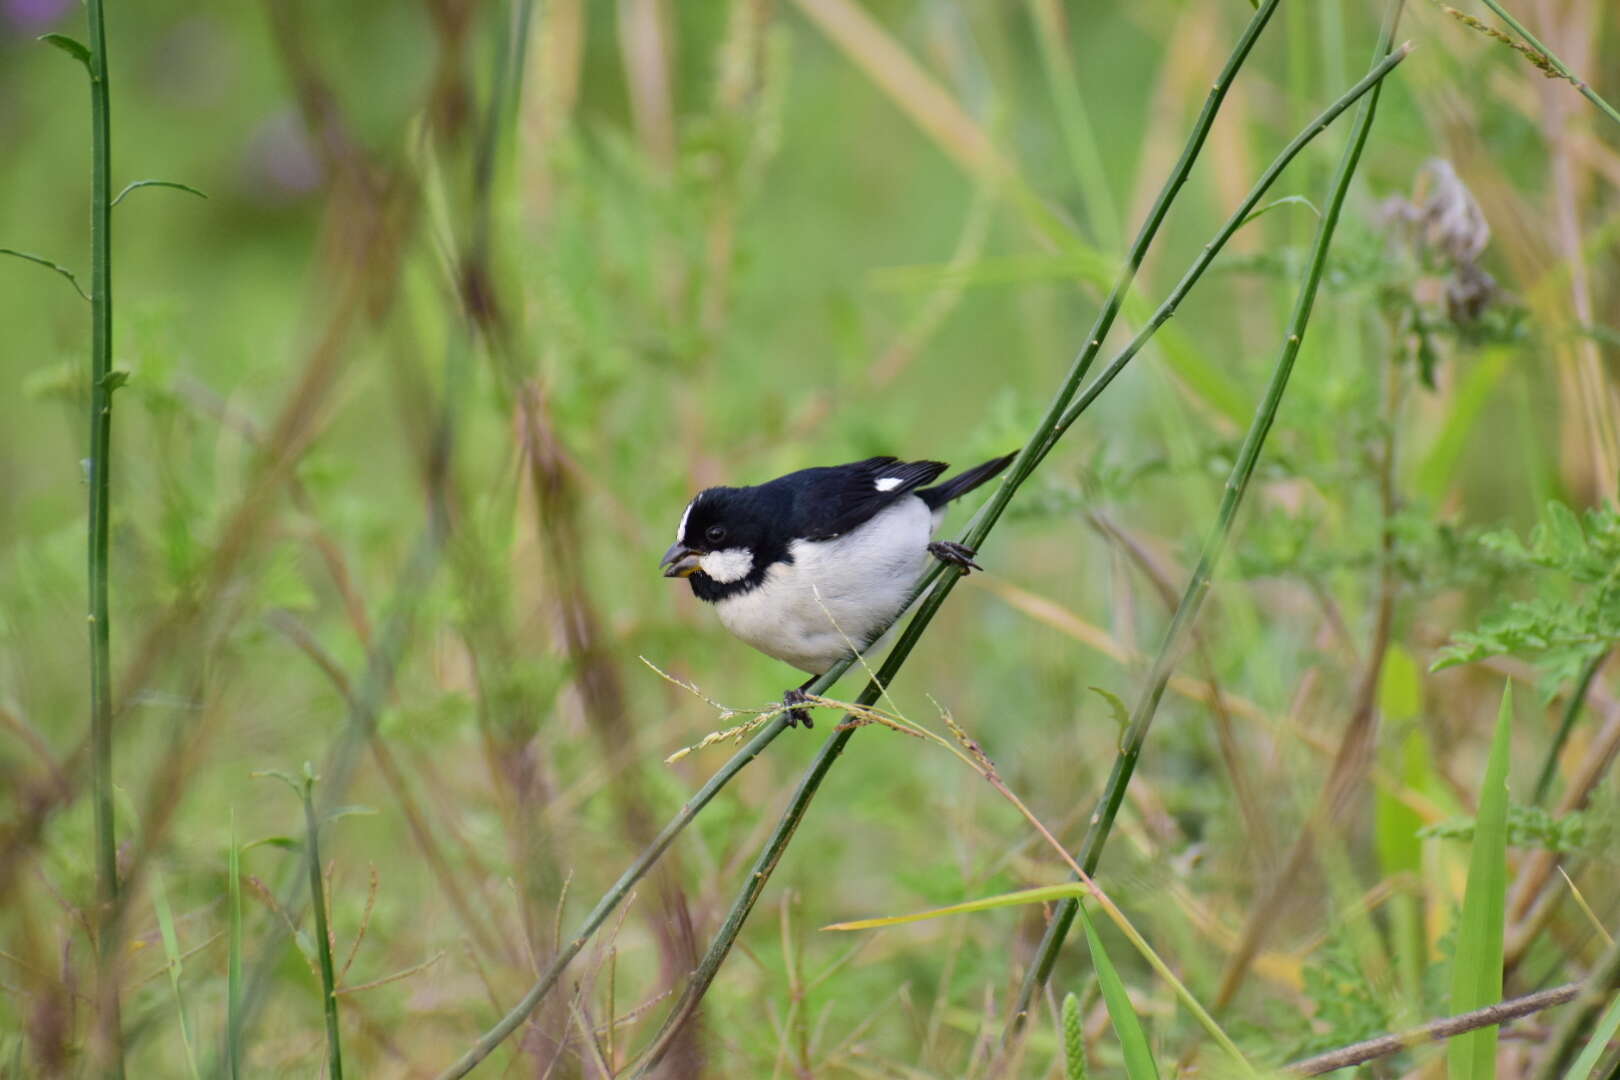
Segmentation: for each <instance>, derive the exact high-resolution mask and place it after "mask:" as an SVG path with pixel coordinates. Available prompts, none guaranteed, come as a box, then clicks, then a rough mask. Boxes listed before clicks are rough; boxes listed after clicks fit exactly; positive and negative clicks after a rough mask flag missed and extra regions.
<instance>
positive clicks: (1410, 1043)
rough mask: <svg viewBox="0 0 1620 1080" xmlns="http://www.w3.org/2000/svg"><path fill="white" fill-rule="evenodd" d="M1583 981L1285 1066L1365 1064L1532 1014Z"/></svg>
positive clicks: (1303, 1069) (1294, 1069) (1312, 1068)
mask: <svg viewBox="0 0 1620 1080" xmlns="http://www.w3.org/2000/svg"><path fill="white" fill-rule="evenodd" d="M1583 986H1584V984H1582V983H1578V982H1573V983H1566V984H1565V985H1563V986H1555V987H1553V988H1551V989H1550V990H1540V991H1537V992H1536V993H1534V994H1526V995H1525V996H1524V997H1517V998H1509V999H1508V1000H1506V1001H1499V1002H1497V1003H1496V1004H1495V1005H1487V1006H1485V1007H1484V1008H1483V1009H1475V1010H1474V1011H1473V1012H1465V1013H1459V1014H1458V1015H1456V1016H1447V1017H1445V1018H1443V1019H1440V1020H1432V1021H1430V1022H1429V1023H1427V1024H1424V1025H1422V1026H1421V1027H1415V1028H1412V1029H1411V1030H1409V1031H1403V1032H1400V1033H1399V1034H1396V1035H1380V1036H1379V1037H1378V1038H1376V1039H1368V1040H1367V1041H1366V1042H1359V1043H1355V1044H1354V1045H1351V1046H1341V1047H1340V1048H1339V1049H1337V1050H1330V1051H1328V1052H1327V1053H1325V1054H1318V1055H1317V1056H1315V1057H1313V1058H1305V1059H1304V1060H1302V1061H1295V1062H1291V1063H1290V1064H1288V1065H1285V1066H1283V1072H1284V1074H1285V1075H1288V1076H1322V1075H1323V1074H1325V1073H1330V1072H1338V1071H1339V1070H1340V1069H1348V1068H1350V1067H1351V1066H1352V1065H1362V1064H1365V1063H1366V1062H1369V1061H1375V1060H1377V1059H1378V1058H1381V1057H1388V1056H1389V1055H1390V1054H1398V1053H1400V1052H1401V1051H1402V1050H1409V1049H1411V1048H1412V1047H1414V1046H1421V1045H1422V1044H1423V1043H1426V1042H1439V1041H1440V1040H1442V1039H1449V1038H1451V1037H1452V1036H1453V1035H1461V1034H1463V1033H1465V1032H1469V1031H1477V1030H1478V1029H1480V1028H1482V1027H1489V1026H1491V1025H1492V1024H1503V1023H1506V1022H1507V1021H1509V1020H1516V1019H1518V1018H1519V1017H1521V1016H1529V1015H1531V1014H1532V1013H1538V1012H1540V1011H1542V1010H1543V1009H1550V1008H1553V1007H1554V1006H1557V1005H1562V1004H1564V1003H1565V1002H1567V1001H1572V1000H1573V999H1574V998H1575V997H1576V996H1577V995H1578V994H1579V993H1580V992H1581V989H1582V988H1583Z"/></svg>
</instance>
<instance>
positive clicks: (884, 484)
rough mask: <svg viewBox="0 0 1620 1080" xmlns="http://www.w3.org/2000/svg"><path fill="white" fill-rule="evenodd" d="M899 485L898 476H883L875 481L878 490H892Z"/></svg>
mask: <svg viewBox="0 0 1620 1080" xmlns="http://www.w3.org/2000/svg"><path fill="white" fill-rule="evenodd" d="M899 486H900V478H899V477H898V476H885V477H882V478H881V479H879V480H878V482H877V489H878V490H879V491H893V490H894V489H895V488H897V487H899Z"/></svg>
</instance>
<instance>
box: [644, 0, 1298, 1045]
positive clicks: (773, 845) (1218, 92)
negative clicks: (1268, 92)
mask: <svg viewBox="0 0 1620 1080" xmlns="http://www.w3.org/2000/svg"><path fill="white" fill-rule="evenodd" d="M1276 7H1277V3H1276V0H1269V2H1267V3H1265V4H1262V5H1261V6H1260V7H1259V8H1258V10H1256V11H1255V13H1254V15H1253V17H1252V18H1251V19H1250V20H1249V24H1248V26H1247V27H1246V28H1245V29H1244V32H1243V34H1242V36H1241V37H1240V38H1239V39H1238V42H1237V44H1236V46H1235V47H1234V48H1233V50H1232V54H1231V56H1230V57H1228V59H1227V61H1226V65H1225V66H1224V67H1223V68H1222V70H1221V73H1220V76H1219V77H1218V78H1217V79H1216V81H1215V83H1214V84H1213V85H1212V86H1211V87H1210V91H1209V95H1208V96H1207V98H1206V99H1205V102H1204V107H1203V110H1202V111H1201V112H1200V113H1199V115H1198V119H1197V120H1196V121H1195V123H1194V125H1193V130H1192V133H1191V134H1190V135H1189V136H1188V139H1187V143H1186V145H1185V147H1184V148H1183V149H1182V152H1181V157H1180V159H1179V160H1178V161H1177V162H1176V165H1175V167H1174V168H1173V169H1172V170H1171V173H1170V176H1169V178H1168V179H1167V180H1166V181H1165V184H1164V186H1163V187H1162V188H1161V189H1160V191H1159V194H1158V197H1157V198H1156V199H1155V200H1154V203H1153V207H1152V209H1151V210H1149V212H1148V216H1147V220H1146V221H1144V222H1143V224H1142V227H1141V229H1140V230H1139V231H1138V232H1137V235H1136V239H1135V240H1134V241H1133V242H1132V244H1131V248H1130V251H1129V252H1128V254H1127V256H1126V261H1125V266H1124V267H1123V268H1122V269H1121V271H1120V275H1119V278H1118V280H1117V281H1116V282H1115V284H1114V287H1113V289H1112V290H1111V291H1110V292H1109V295H1108V298H1107V299H1106V300H1105V301H1104V302H1103V305H1102V308H1101V310H1099V311H1098V313H1097V317H1096V320H1095V322H1094V323H1093V325H1092V328H1091V332H1090V333H1089V334H1087V336H1086V341H1085V344H1084V345H1083V346H1082V348H1081V349H1080V352H1079V354H1078V355H1077V356H1076V357H1075V360H1074V363H1073V365H1072V366H1071V368H1070V370H1069V373H1068V376H1067V378H1066V379H1065V380H1064V383H1063V385H1062V387H1061V388H1060V389H1059V391H1058V393H1057V396H1056V397H1055V398H1054V399H1053V401H1052V403H1051V404H1050V405H1049V406H1048V408H1047V411H1046V414H1045V415H1044V416H1043V417H1042V419H1041V422H1040V424H1038V425H1037V427H1036V429H1035V432H1034V433H1033V434H1032V435H1031V437H1030V439H1029V441H1028V442H1026V443H1025V444H1024V446H1023V448H1022V449H1021V450H1020V451H1019V453H1018V456H1017V458H1015V459H1014V461H1013V463H1012V465H1011V466H1010V467H1009V468H1008V470H1007V475H1006V478H1005V479H1004V480H1003V481H1002V483H1001V485H1000V486H999V487H998V488H997V489H996V491H995V493H994V494H993V495H992V496H991V498H990V501H989V502H988V503H986V504H985V506H984V508H983V509H982V510H981V511H980V512H979V514H978V515H977V516H976V517H975V518H974V520H973V522H971V523H970V524H969V526H968V529H967V531H966V534H965V535H964V537H963V539H962V543H963V544H965V545H966V546H967V547H969V548H973V549H975V550H976V549H978V548H979V547H980V546H981V545H982V544H983V542H984V539H985V538H986V537H987V536H988V535H989V533H990V530H991V529H993V528H994V527H995V524H996V522H997V521H998V520H999V519H1000V517H1001V514H1002V512H1003V511H1004V510H1005V509H1006V507H1007V504H1008V502H1009V501H1010V500H1011V499H1012V497H1013V495H1014V494H1015V493H1016V492H1017V491H1018V488H1019V487H1020V486H1021V485H1022V484H1023V482H1024V480H1025V479H1027V478H1028V476H1029V475H1030V473H1031V472H1033V471H1034V469H1035V467H1036V466H1037V465H1038V464H1039V463H1040V461H1041V459H1042V458H1043V457H1045V454H1046V452H1047V450H1049V449H1050V445H1051V440H1052V438H1053V432H1054V431H1055V429H1056V427H1057V425H1058V422H1059V420H1060V419H1061V417H1062V415H1063V411H1064V409H1065V408H1066V407H1067V406H1068V404H1069V402H1070V401H1071V400H1072V399H1073V398H1074V396H1075V394H1076V392H1077V391H1078V390H1079V387H1080V384H1081V382H1082V381H1083V380H1084V379H1085V376H1086V374H1087V372H1089V371H1090V369H1091V366H1092V364H1093V363H1094V362H1095V361H1096V358H1097V353H1098V352H1099V351H1100V350H1101V348H1102V343H1103V339H1104V338H1106V337H1107V336H1108V331H1109V329H1110V328H1112V326H1113V323H1114V319H1115V318H1116V316H1117V315H1118V314H1119V309H1120V306H1121V305H1122V303H1123V302H1124V298H1125V295H1126V293H1127V292H1128V291H1129V289H1130V286H1131V282H1132V281H1133V280H1134V279H1135V277H1136V272H1137V269H1138V268H1139V267H1140V266H1141V264H1142V260H1143V259H1144V258H1145V257H1146V255H1147V251H1148V248H1149V247H1150V246H1151V245H1152V243H1153V240H1154V238H1155V236H1156V235H1157V234H1158V230H1159V227H1160V226H1161V225H1162V224H1163V223H1164V219H1165V217H1166V215H1167V214H1168V213H1169V210H1170V207H1171V205H1172V204H1173V203H1174V202H1175V199H1176V196H1177V195H1178V194H1179V193H1180V191H1181V188H1182V186H1183V185H1184V184H1185V183H1186V181H1187V177H1188V175H1189V174H1190V173H1191V171H1192V166H1193V163H1194V161H1196V160H1197V157H1198V153H1199V151H1200V150H1201V149H1202V148H1203V144H1204V140H1205V138H1206V136H1207V135H1208V134H1209V130H1210V127H1211V125H1213V123H1214V121H1215V116H1216V114H1217V113H1218V112H1219V111H1220V106H1221V103H1222V101H1223V100H1224V99H1225V97H1226V93H1227V91H1228V90H1229V89H1230V87H1231V85H1232V81H1233V80H1234V79H1235V78H1236V77H1237V73H1238V71H1239V70H1240V69H1241V68H1242V66H1243V64H1244V62H1245V61H1246V60H1247V59H1248V56H1249V52H1250V50H1251V49H1252V48H1253V47H1254V44H1255V42H1256V41H1257V40H1258V39H1259V36H1260V33H1261V31H1263V30H1264V29H1265V26H1266V23H1267V22H1268V21H1269V20H1270V18H1271V16H1272V14H1273V13H1274V12H1275V10H1276ZM960 576H961V575H960V574H958V573H948V574H946V575H945V576H944V578H943V580H942V581H941V582H940V584H939V586H938V587H937V588H935V589H933V590H932V591H931V592H930V593H929V594H928V596H927V598H926V599H925V600H924V601H923V604H922V606H921V608H920V609H919V610H918V612H917V614H916V616H915V617H914V618H913V619H912V620H911V622H910V623H909V624H908V625H907V627H906V630H905V633H904V635H903V636H902V637H901V639H900V641H899V642H897V643H896V644H895V647H894V649H893V650H891V652H890V653H889V656H888V658H887V659H886V660H885V662H884V665H883V669H882V670H881V671H880V672H879V673H878V675H877V677H876V679H875V680H873V681H872V682H870V683H868V685H867V687H866V689H865V690H863V691H862V692H861V696H860V697H859V698H858V699H857V701H858V703H859V704H861V705H870V704H872V703H874V702H875V701H876V700H877V698H878V696H879V695H880V694H881V693H882V692H883V688H885V687H886V686H887V685H888V683H889V681H890V679H891V678H892V677H893V675H894V673H895V672H896V671H898V670H899V667H900V665H901V664H903V663H904V662H905V659H906V657H907V656H908V655H909V654H910V651H911V648H912V646H913V645H914V644H915V642H916V640H917V638H918V637H919V636H920V635H921V633H922V631H923V629H924V628H925V627H926V626H927V625H928V622H929V621H930V620H931V619H932V618H933V616H934V613H935V612H936V611H938V610H939V607H940V605H941V604H943V603H944V601H945V598H946V596H948V595H949V594H950V591H951V589H952V588H953V587H954V586H955V584H956V581H957V579H958V578H959V577H960ZM854 730H855V729H854V728H853V727H844V728H842V729H841V730H839V731H836V732H834V734H833V735H832V736H831V737H830V738H829V739H828V740H827V742H826V743H825V744H823V746H822V749H821V751H820V753H818V754H817V756H816V758H815V759H814V761H812V762H811V764H810V767H809V768H808V769H807V770H806V771H805V774H804V776H803V778H802V779H801V780H800V782H799V786H798V788H797V789H796V790H795V791H794V794H793V797H792V798H791V799H790V801H789V803H788V806H787V809H786V810H785V811H784V812H783V815H782V818H781V820H780V821H779V822H778V823H777V827H776V830H775V831H774V832H773V833H772V834H771V837H770V839H769V840H768V841H767V842H766V845H765V848H764V850H762V851H761V852H760V854H759V856H758V858H757V859H756V860H755V862H754V865H753V867H752V868H751V870H750V872H749V874H748V877H747V879H746V880H745V882H744V884H743V887H742V890H741V891H740V892H739V894H738V896H737V898H736V899H735V900H734V901H733V903H732V906H731V909H730V910H729V911H728V913H727V915H726V919H725V922H724V923H723V924H722V925H721V928H720V930H719V932H718V933H717V934H716V936H715V940H714V942H713V943H712V944H711V945H710V947H709V951H708V952H707V953H706V954H705V955H704V957H703V961H702V963H700V964H699V965H698V969H697V971H696V972H694V973H693V976H692V979H691V980H690V981H689V982H688V984H687V987H686V990H685V991H684V992H683V994H682V996H681V998H680V1000H679V1001H678V1002H677V1003H676V1005H675V1007H674V1009H673V1010H672V1011H671V1013H670V1015H669V1016H668V1017H667V1018H666V1020H665V1021H664V1025H663V1027H662V1028H660V1029H659V1032H658V1034H657V1035H656V1036H655V1037H654V1040H653V1045H652V1046H651V1048H650V1049H649V1050H648V1052H647V1054H646V1056H645V1057H644V1058H643V1061H642V1063H641V1066H640V1068H639V1069H638V1070H637V1072H636V1075H637V1076H645V1075H646V1074H647V1073H648V1072H649V1070H651V1069H652V1068H653V1067H654V1066H656V1065H657V1063H658V1061H659V1060H660V1059H661V1058H662V1056H663V1054H664V1052H665V1051H666V1050H667V1049H668V1047H669V1046H670V1045H671V1043H672V1042H673V1040H674V1037H675V1035H676V1033H677V1032H678V1031H679V1029H680V1027H681V1025H682V1024H683V1023H685V1021H686V1019H687V1018H688V1016H689V1015H690V1014H691V1012H692V1010H693V1009H694V1008H695V1007H696V1005H697V1003H698V1002H699V1001H700V1000H701V999H702V997H703V995H704V993H705V992H706V991H707V990H708V987H709V984H710V983H711V982H713V980H714V977H715V975H716V974H717V973H718V971H719V969H720V965H721V964H722V963H723V962H724V961H725V958H726V955H727V954H728V953H729V952H730V950H731V946H732V944H733V943H734V942H735V941H736V938H737V935H738V934H739V933H740V932H741V930H742V925H743V923H744V922H745V921H746V920H747V918H748V913H749V912H750V911H751V910H752V909H753V906H754V904H755V903H756V902H757V901H758V899H759V896H760V894H761V893H762V892H763V891H764V889H765V885H766V882H768V881H769V879H770V876H771V873H772V872H773V871H774V870H775V869H776V865H777V863H778V862H779V861H780V860H781V857H782V853H783V852H784V851H785V850H786V848H787V845H788V842H789V841H790V840H791V839H792V837H793V833H794V832H795V831H796V830H797V829H798V827H799V823H800V822H801V821H802V820H803V818H804V814H805V813H806V811H807V810H808V809H809V805H810V802H811V800H812V799H814V797H815V794H816V791H817V790H818V789H819V788H820V786H821V782H822V780H823V779H825V778H826V775H827V773H828V772H829V771H830V770H831V768H832V766H833V763H834V762H835V761H836V760H837V759H838V756H839V755H840V754H841V753H843V749H844V746H845V745H846V744H847V743H848V742H849V739H850V737H851V736H852V735H853V734H854Z"/></svg>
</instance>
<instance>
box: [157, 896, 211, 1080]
mask: <svg viewBox="0 0 1620 1080" xmlns="http://www.w3.org/2000/svg"><path fill="white" fill-rule="evenodd" d="M152 908H153V910H154V911H155V912H156V913H157V922H158V933H159V934H160V935H161V936H162V938H163V959H164V960H165V961H166V963H165V965H164V966H165V967H166V968H167V969H168V972H169V988H170V989H171V990H173V991H174V1009H175V1013H176V1014H177V1015H178V1016H179V1017H180V1041H181V1043H182V1044H184V1046H185V1048H186V1065H187V1066H188V1067H189V1068H190V1070H191V1076H192V1080H199V1078H200V1076H201V1074H200V1073H199V1072H198V1071H197V1055H196V1054H195V1053H194V1052H193V1051H192V1049H191V1029H190V1027H188V1026H187V1024H186V999H185V996H184V995H183V994H182V993H181V992H180V972H181V967H182V965H181V962H180V938H179V937H178V935H176V934H175V932H174V914H173V912H172V911H170V909H169V894H168V890H166V889H165V888H164V887H163V875H162V874H160V873H158V872H156V871H154V872H153V874H152Z"/></svg>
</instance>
